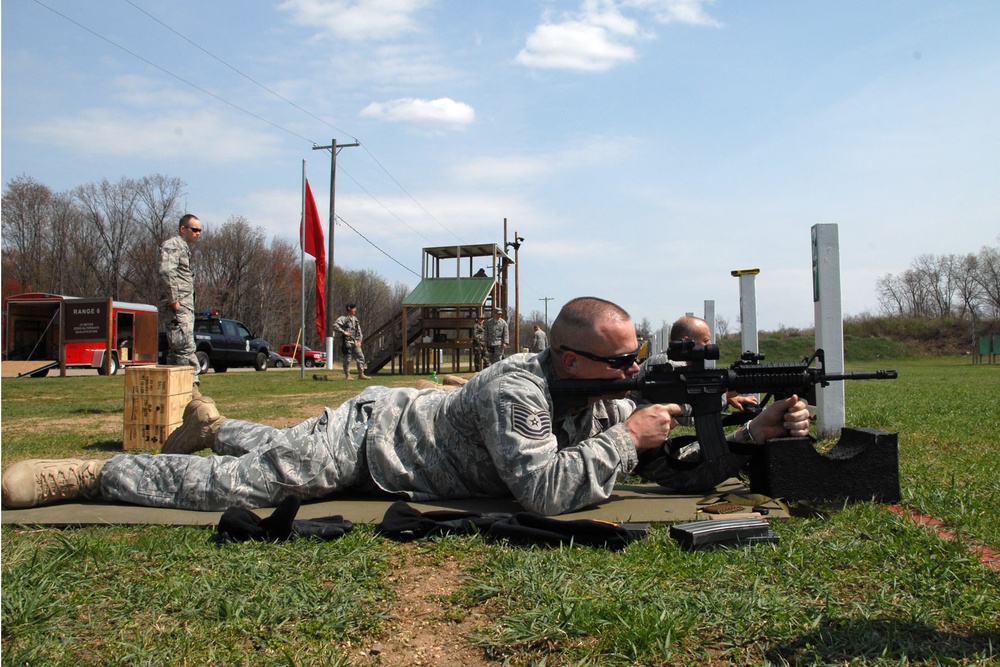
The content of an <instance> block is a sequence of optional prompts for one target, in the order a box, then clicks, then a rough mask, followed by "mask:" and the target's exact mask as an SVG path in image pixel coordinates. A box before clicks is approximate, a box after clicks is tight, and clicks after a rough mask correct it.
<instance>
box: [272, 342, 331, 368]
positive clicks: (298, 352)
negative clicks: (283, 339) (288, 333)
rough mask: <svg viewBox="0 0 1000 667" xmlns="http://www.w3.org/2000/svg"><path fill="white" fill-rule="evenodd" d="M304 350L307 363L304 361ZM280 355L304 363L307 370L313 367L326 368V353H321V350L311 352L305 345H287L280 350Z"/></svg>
mask: <svg viewBox="0 0 1000 667" xmlns="http://www.w3.org/2000/svg"><path fill="white" fill-rule="evenodd" d="M300 348H301V349H300ZM303 350H304V351H305V355H306V360H305V362H303V361H302V353H303ZM278 354H280V355H282V356H284V357H291V358H292V359H295V360H296V361H298V362H299V363H300V364H301V363H304V364H305V367H306V368H312V367H313V366H326V353H325V352H320V351H319V350H310V349H309V348H308V347H306V346H305V345H301V346H299V345H293V344H292V343H286V344H284V345H282V346H281V347H280V348H278Z"/></svg>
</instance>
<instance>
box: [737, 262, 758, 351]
mask: <svg viewBox="0 0 1000 667" xmlns="http://www.w3.org/2000/svg"><path fill="white" fill-rule="evenodd" d="M758 273H760V269H737V270H735V271H730V275H732V276H734V277H736V278H739V279H740V345H741V346H742V349H741V350H740V353H741V354H742V353H743V352H753V353H755V354H756V353H757V352H759V351H760V348H759V347H758V345H757V292H756V290H755V289H754V280H755V278H756V276H757V274H758Z"/></svg>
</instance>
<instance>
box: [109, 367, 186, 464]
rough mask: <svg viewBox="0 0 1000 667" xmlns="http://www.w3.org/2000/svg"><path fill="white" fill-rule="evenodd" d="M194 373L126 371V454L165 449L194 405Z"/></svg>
mask: <svg viewBox="0 0 1000 667" xmlns="http://www.w3.org/2000/svg"><path fill="white" fill-rule="evenodd" d="M193 381H194V369H193V368H191V367H189V366H132V367H129V368H126V369H125V419H124V422H125V428H124V434H123V437H122V447H123V448H124V449H125V450H135V449H154V450H159V449H160V448H162V447H163V443H164V441H165V440H166V439H167V436H169V435H170V434H171V433H172V432H173V430H174V429H176V428H177V427H178V426H180V425H181V422H182V421H183V419H182V418H183V415H184V408H185V406H187V404H188V403H189V402H190V401H191V383H192V382H193Z"/></svg>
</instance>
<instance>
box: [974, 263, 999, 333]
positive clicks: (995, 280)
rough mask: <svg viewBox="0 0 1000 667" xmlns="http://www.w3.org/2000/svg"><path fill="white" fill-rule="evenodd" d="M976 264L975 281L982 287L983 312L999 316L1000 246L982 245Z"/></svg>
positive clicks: (991, 315)
mask: <svg viewBox="0 0 1000 667" xmlns="http://www.w3.org/2000/svg"><path fill="white" fill-rule="evenodd" d="M976 264H977V267H978V269H979V270H978V271H977V272H976V283H977V284H978V285H979V287H980V289H982V296H983V306H984V307H985V309H986V311H987V312H986V313H985V314H987V315H988V316H990V317H1000V248H989V247H984V248H983V249H982V250H980V251H979V257H978V258H977V262H976Z"/></svg>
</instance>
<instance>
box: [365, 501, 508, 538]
mask: <svg viewBox="0 0 1000 667" xmlns="http://www.w3.org/2000/svg"><path fill="white" fill-rule="evenodd" d="M508 517H510V514H476V513H475V512H461V511H458V510H435V511H431V512H421V511H420V510H417V509H415V508H413V507H410V506H409V505H407V504H406V503H405V502H404V501H402V500H397V501H396V502H394V503H393V504H392V505H390V506H389V509H387V510H386V511H385V516H383V517H382V523H380V524H379V525H378V532H379V534H380V535H384V536H385V537H388V538H390V539H393V540H396V541H398V542H408V541H410V540H416V539H420V538H421V537H427V536H429V535H467V534H469V533H474V532H477V531H478V532H486V531H487V530H489V527H490V526H491V525H493V524H494V523H496V522H497V521H501V520H503V519H506V518H508Z"/></svg>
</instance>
